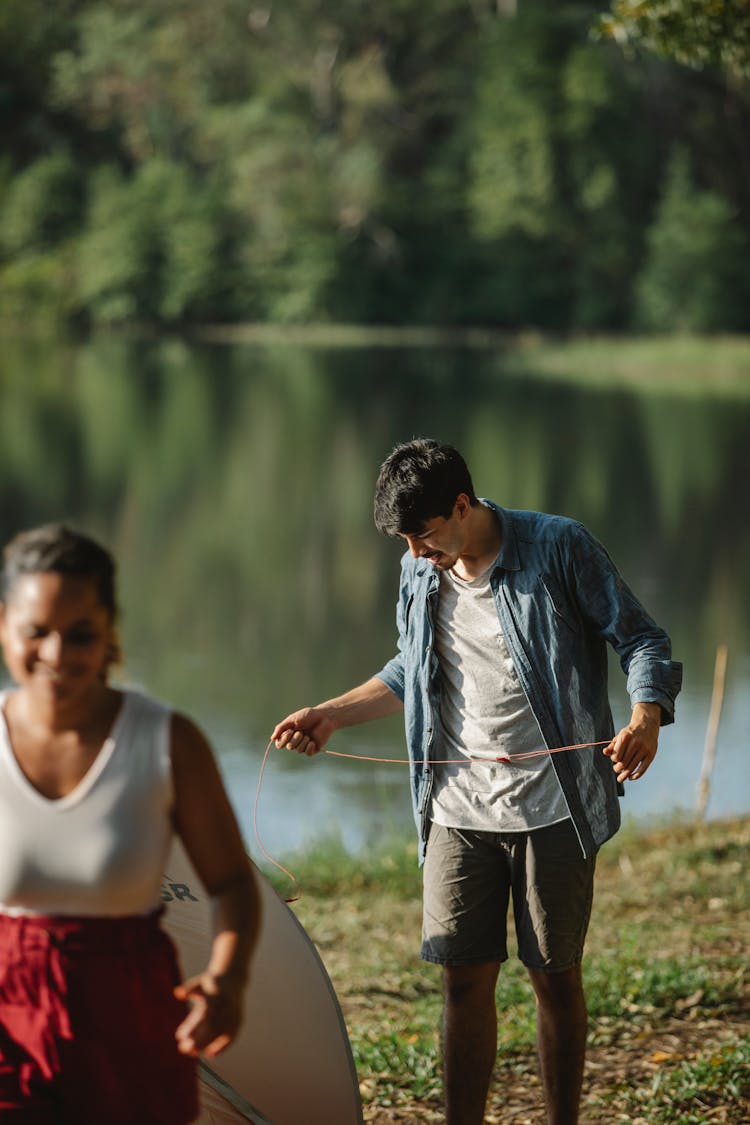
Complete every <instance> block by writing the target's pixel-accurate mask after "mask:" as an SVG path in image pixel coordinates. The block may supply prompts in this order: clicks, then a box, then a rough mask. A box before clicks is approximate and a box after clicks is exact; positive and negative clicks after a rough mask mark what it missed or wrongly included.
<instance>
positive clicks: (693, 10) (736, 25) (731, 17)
mask: <svg viewBox="0 0 750 1125" xmlns="http://www.w3.org/2000/svg"><path fill="white" fill-rule="evenodd" d="M597 29H598V33H599V34H600V35H602V36H605V37H608V38H611V39H614V40H615V41H616V42H618V43H619V44H621V45H622V46H626V45H640V46H643V47H645V48H646V49H647V50H649V51H654V52H655V53H656V54H657V55H662V56H663V57H665V58H668V59H672V60H674V61H675V62H678V63H682V64H684V65H685V66H690V67H694V68H696V69H699V70H701V69H703V68H704V67H716V68H717V69H719V70H722V71H724V72H725V73H727V74H728V75H730V76H731V77H732V78H733V79H735V80H736V81H747V79H748V78H750V4H748V3H747V0H613V3H612V7H611V10H610V11H609V12H608V13H607V14H605V15H603V16H601V17H600V19H599V20H598V22H597Z"/></svg>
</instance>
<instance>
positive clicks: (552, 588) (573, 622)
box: [539, 574, 579, 633]
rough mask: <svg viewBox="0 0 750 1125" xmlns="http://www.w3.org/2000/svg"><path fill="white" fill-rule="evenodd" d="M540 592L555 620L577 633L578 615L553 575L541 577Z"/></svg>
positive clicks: (541, 575) (542, 575)
mask: <svg viewBox="0 0 750 1125" xmlns="http://www.w3.org/2000/svg"><path fill="white" fill-rule="evenodd" d="M539 592H540V594H541V596H542V598H543V600H544V604H545V606H546V607H547V609H548V611H549V612H550V613H551V614H553V619H554V620H556V621H560V622H562V623H563V624H564V625H566V626H567V627H568V629H570V630H572V631H573V632H574V633H577V632H578V628H579V620H578V615H577V613H576V612H575V609H574V607H573V606H571V605H570V602H569V601H568V599H567V598H566V597H565V595H564V594H563V592H562V590H561V589H560V586H559V585H558V583H557V581H556V580H555V579H554V578H553V577H552V575H550V574H540V575H539Z"/></svg>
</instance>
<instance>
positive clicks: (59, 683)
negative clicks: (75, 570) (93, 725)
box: [0, 572, 115, 707]
mask: <svg viewBox="0 0 750 1125" xmlns="http://www.w3.org/2000/svg"><path fill="white" fill-rule="evenodd" d="M114 640H115V638H114V622H113V619H112V613H111V611H110V610H109V609H108V608H107V607H106V606H104V605H103V604H102V602H101V600H100V597H99V591H98V588H97V584H96V582H95V580H94V579H93V578H85V577H78V576H74V575H67V574H57V573H54V572H51V573H46V572H45V573H42V574H26V575H23V576H22V577H20V578H19V579H18V580H17V581H16V583H15V585H14V586H13V587H12V589H11V590H10V593H9V594H8V597H7V600H6V602H5V603H4V604H3V605H2V606H1V607H0V644H2V648H3V655H4V657H5V663H6V666H7V669H8V671H9V673H10V675H11V676H12V677H13V679H14V680H15V682H16V683H17V684H18V685H19V687H21V688H23V689H24V690H26V691H30V692H31V693H32V694H33V698H34V699H36V700H38V701H39V702H40V703H44V704H45V705H53V706H63V707H65V706H67V705H69V704H71V703H75V702H76V701H78V700H83V699H85V697H86V695H87V693H88V691H89V690H90V689H91V688H92V687H96V686H100V685H101V684H102V682H103V681H104V679H105V676H106V671H107V667H108V665H109V663H110V659H111V653H112V646H113V644H114Z"/></svg>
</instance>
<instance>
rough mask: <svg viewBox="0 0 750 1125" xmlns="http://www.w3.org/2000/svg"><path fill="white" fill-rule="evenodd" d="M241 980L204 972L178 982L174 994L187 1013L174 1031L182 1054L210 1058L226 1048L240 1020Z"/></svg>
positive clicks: (242, 983) (235, 1032) (242, 981)
mask: <svg viewBox="0 0 750 1125" xmlns="http://www.w3.org/2000/svg"><path fill="white" fill-rule="evenodd" d="M244 985H245V982H244V980H236V979H234V978H232V977H229V976H224V977H216V976H214V975H213V973H209V972H204V973H201V974H200V975H199V976H196V977H190V979H189V980H186V981H184V982H183V983H182V984H179V985H178V986H177V987H176V988H175V990H174V994H175V996H176V997H177V999H178V1000H187V1001H188V1003H189V1004H190V1005H191V1009H190V1012H189V1013H188V1015H187V1016H186V1017H185V1019H184V1020H183V1021H182V1023H181V1024H180V1026H179V1027H178V1028H177V1031H176V1032H175V1038H176V1039H177V1046H178V1048H179V1050H180V1051H181V1052H182V1054H183V1055H192V1056H193V1057H197V1056H198V1055H199V1054H202V1055H205V1056H206V1057H207V1058H209V1059H210V1058H213V1057H214V1056H215V1055H218V1054H219V1053H220V1052H221V1051H223V1050H224V1049H225V1047H228V1046H229V1044H230V1043H231V1042H232V1040H233V1039H234V1037H235V1035H236V1034H237V1031H238V1030H239V1026H240V1023H241V1022H242V993H243V990H244Z"/></svg>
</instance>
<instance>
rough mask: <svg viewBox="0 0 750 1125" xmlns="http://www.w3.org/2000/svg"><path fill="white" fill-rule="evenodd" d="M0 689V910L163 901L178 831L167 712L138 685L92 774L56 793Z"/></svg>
mask: <svg viewBox="0 0 750 1125" xmlns="http://www.w3.org/2000/svg"><path fill="white" fill-rule="evenodd" d="M5 698H6V697H5V695H0V912H2V913H4V914H14V915H18V914H53V915H109V916H119V915H125V914H146V913H149V912H150V911H152V910H155V909H156V908H157V907H158V906H159V905H160V902H161V880H162V875H163V872H164V868H165V865H166V862H167V856H168V853H169V847H170V842H171V837H172V819H171V817H172V809H173V804H174V789H173V784H172V766H171V755H170V712H169V710H168V709H167V708H166V707H164V706H163V705H162V704H160V703H157V702H156V700H153V699H151V698H149V697H148V696H145V695H141V694H140V693H138V692H131V691H127V692H124V693H123V702H122V706H121V708H120V711H119V713H118V715H117V718H116V719H115V722H114V724H113V726H112V730H111V731H110V734H109V737H108V738H107V740H106V741H105V743H104V745H103V746H102V748H101V750H100V751H99V754H98V755H97V757H96V759H95V761H94V762H93V764H92V766H91V768H90V769H89V771H88V773H87V774H86V775H85V777H83V778H82V780H81V781H80V782H79V784H78V785H77V786H76V788H75V789H74V790H73V791H72V792H71V793H68V794H67V795H66V796H65V797H61V798H58V799H56V800H50V799H49V798H47V797H44V796H43V795H42V794H41V793H39V792H38V790H36V789H35V788H34V787H33V785H31V784H30V782H29V781H28V779H27V778H26V776H25V775H24V773H23V771H22V770H21V768H20V766H19V764H18V762H17V760H16V757H15V755H14V753H13V750H12V748H11V744H10V739H9V736H8V727H7V724H6V722H5V714H4V710H3V705H4V702H5Z"/></svg>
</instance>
